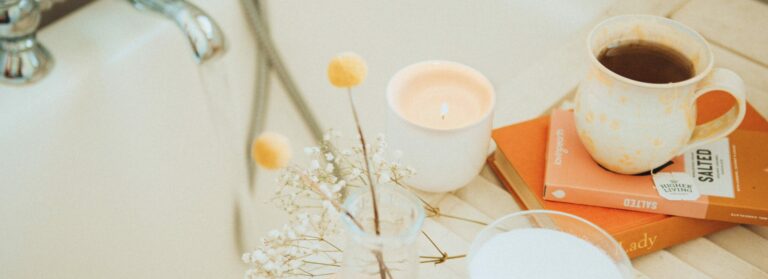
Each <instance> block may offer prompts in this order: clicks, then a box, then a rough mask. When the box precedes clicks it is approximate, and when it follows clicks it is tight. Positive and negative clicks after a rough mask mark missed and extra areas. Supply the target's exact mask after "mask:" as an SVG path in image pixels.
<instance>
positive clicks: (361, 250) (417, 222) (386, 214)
mask: <svg viewBox="0 0 768 279" xmlns="http://www.w3.org/2000/svg"><path fill="white" fill-rule="evenodd" d="M376 194H377V205H378V214H379V226H380V230H379V231H380V233H379V234H378V235H377V234H376V230H375V225H374V224H375V223H374V219H375V218H374V212H373V203H372V198H371V193H370V192H369V191H367V190H366V191H359V192H357V193H353V194H352V195H350V196H349V197H348V198H347V200H346V202H345V203H344V207H345V208H346V209H347V210H348V211H349V212H350V213H351V214H352V216H354V219H353V218H350V217H349V216H346V215H344V217H343V223H344V228H345V230H346V232H345V233H346V244H345V248H344V261H343V266H342V271H341V274H340V275H341V278H350V279H352V278H354V279H363V278H378V279H381V278H395V279H402V278H416V277H417V276H418V267H419V266H418V265H419V255H418V249H417V246H416V240H417V239H418V236H419V234H420V231H421V226H422V224H423V223H424V208H423V205H422V204H421V202H420V201H419V200H418V199H417V198H416V197H415V196H414V195H413V194H411V193H409V192H408V191H406V190H403V189H401V188H400V187H396V186H390V185H380V186H378V187H377V189H376ZM382 273H383V275H382Z"/></svg>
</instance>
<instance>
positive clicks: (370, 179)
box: [347, 88, 381, 235]
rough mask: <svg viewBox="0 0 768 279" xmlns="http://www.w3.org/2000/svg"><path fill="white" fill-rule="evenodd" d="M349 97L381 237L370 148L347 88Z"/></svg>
mask: <svg viewBox="0 0 768 279" xmlns="http://www.w3.org/2000/svg"><path fill="white" fill-rule="evenodd" d="M347 96H348V97H349V106H350V107H351V108H352V115H353V116H354V118H355V127H356V128H357V134H358V135H359V136H360V144H361V145H362V147H363V162H364V163H365V173H366V175H367V176H368V186H369V188H370V189H371V200H372V203H373V223H374V227H375V231H376V235H381V225H380V224H379V206H378V204H377V201H376V200H377V198H376V185H375V184H374V181H373V177H372V176H371V164H370V163H369V162H368V147H367V146H366V144H365V135H363V129H362V128H361V127H360V118H359V117H358V116H357V108H356V107H355V102H354V100H353V99H352V88H347Z"/></svg>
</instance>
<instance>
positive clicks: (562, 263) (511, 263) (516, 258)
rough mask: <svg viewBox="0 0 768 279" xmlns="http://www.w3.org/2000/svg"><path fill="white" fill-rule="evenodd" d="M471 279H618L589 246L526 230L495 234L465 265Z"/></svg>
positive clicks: (609, 262)
mask: <svg viewBox="0 0 768 279" xmlns="http://www.w3.org/2000/svg"><path fill="white" fill-rule="evenodd" d="M469 273H470V276H471V277H472V278H473V279H485V278H540V279H547V278H558V279H562V278H591V279H614V278H616V279H620V278H622V275H621V272H620V271H619V269H618V268H617V266H616V264H615V263H614V262H613V260H611V258H610V257H609V256H608V255H607V254H606V253H605V252H603V251H602V250H600V249H598V248H597V247H595V246H594V245H592V244H591V243H589V242H587V241H585V240H583V239H581V238H578V237H576V236H573V235H570V234H567V233H564V232H560V231H555V230H549V229H537V228H526V229H516V230H511V231H508V232H505V233H501V234H498V235H496V236H494V237H492V238H491V239H489V240H488V241H487V242H485V243H484V244H483V246H482V247H480V248H479V249H478V250H477V253H475V254H474V255H473V257H472V260H471V262H470V263H469Z"/></svg>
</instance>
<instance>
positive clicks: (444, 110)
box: [440, 102, 448, 119]
mask: <svg viewBox="0 0 768 279" xmlns="http://www.w3.org/2000/svg"><path fill="white" fill-rule="evenodd" d="M446 115H448V103H446V102H443V104H442V105H440V117H441V118H442V119H445V116H446Z"/></svg>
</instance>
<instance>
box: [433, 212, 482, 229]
mask: <svg viewBox="0 0 768 279" xmlns="http://www.w3.org/2000/svg"><path fill="white" fill-rule="evenodd" d="M435 217H445V218H451V219H456V220H461V221H464V222H470V223H475V224H478V225H481V226H487V225H488V223H486V222H482V221H477V220H472V219H469V218H464V217H459V216H454V215H449V214H444V213H441V212H437V214H435Z"/></svg>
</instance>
